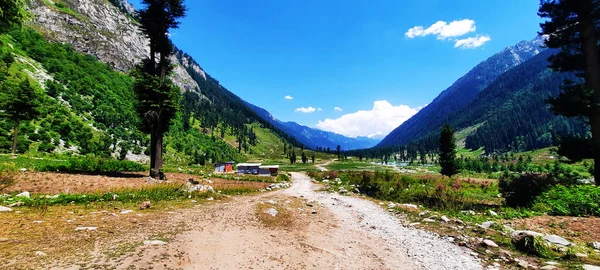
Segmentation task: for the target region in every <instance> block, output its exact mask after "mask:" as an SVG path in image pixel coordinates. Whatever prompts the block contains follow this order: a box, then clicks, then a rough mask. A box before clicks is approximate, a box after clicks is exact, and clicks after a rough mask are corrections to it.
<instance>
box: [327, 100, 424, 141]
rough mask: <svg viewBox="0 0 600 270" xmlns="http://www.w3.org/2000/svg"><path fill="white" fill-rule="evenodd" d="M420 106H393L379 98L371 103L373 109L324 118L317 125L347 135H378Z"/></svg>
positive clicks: (402, 120) (399, 122) (408, 116)
mask: <svg viewBox="0 0 600 270" xmlns="http://www.w3.org/2000/svg"><path fill="white" fill-rule="evenodd" d="M421 108H422V107H419V108H410V107H409V106H407V105H398V106H393V105H392V104H390V103H389V102H388V101H387V100H379V101H375V102H374V103H373V109H371V110H370V111H364V110H361V111H357V112H354V113H348V114H345V115H342V116H341V117H339V118H337V119H325V120H323V121H319V123H317V127H318V128H320V129H322V130H326V131H331V132H335V133H339V134H342V135H345V136H348V137H357V136H368V137H380V136H382V135H387V134H389V133H390V132H391V131H392V130H393V129H395V128H396V127H398V126H399V125H400V124H402V123H404V121H406V120H408V119H409V118H410V117H412V116H413V115H414V114H415V113H417V112H418V111H419V110H420V109H421Z"/></svg>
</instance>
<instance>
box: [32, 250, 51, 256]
mask: <svg viewBox="0 0 600 270" xmlns="http://www.w3.org/2000/svg"><path fill="white" fill-rule="evenodd" d="M34 254H35V256H38V257H46V256H48V255H47V254H46V253H44V252H42V251H39V250H38V251H36V252H35V253H34Z"/></svg>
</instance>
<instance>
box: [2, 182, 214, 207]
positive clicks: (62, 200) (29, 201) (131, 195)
mask: <svg viewBox="0 0 600 270" xmlns="http://www.w3.org/2000/svg"><path fill="white" fill-rule="evenodd" d="M213 195H214V194H212V193H208V192H204V193H200V192H188V191H186V190H185V188H184V186H183V185H179V184H160V185H154V186H149V187H142V188H139V189H132V188H127V189H119V190H115V191H112V192H101V193H100V192H99V193H87V194H59V195H58V197H56V198H52V197H48V196H46V195H33V196H31V198H26V197H0V204H1V205H9V204H12V203H15V202H22V203H23V204H24V205H25V206H31V207H37V206H51V205H67V204H88V203H92V202H110V201H118V202H122V203H130V202H142V201H154V202H156V201H165V200H176V199H185V198H208V197H211V196H213Z"/></svg>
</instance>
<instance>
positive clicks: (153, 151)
mask: <svg viewBox="0 0 600 270" xmlns="http://www.w3.org/2000/svg"><path fill="white" fill-rule="evenodd" d="M142 3H143V4H144V5H145V8H144V9H142V10H140V12H139V18H140V26H141V29H142V32H143V33H144V34H145V35H146V36H147V37H148V38H149V40H150V58H149V59H145V60H144V61H142V63H141V64H140V65H138V67H137V68H136V70H135V71H134V77H135V78H136V81H135V85H134V91H135V93H136V95H137V100H138V103H137V104H136V111H137V112H138V114H139V115H140V117H141V118H142V119H143V126H142V130H143V131H145V132H148V133H150V176H151V177H159V176H161V175H162V173H161V169H162V166H163V159H162V151H163V138H164V134H165V132H167V131H168V129H169V125H170V122H171V120H172V119H173V118H174V117H175V114H176V112H177V110H178V109H179V101H180V99H181V93H180V90H179V88H178V87H177V86H175V84H174V83H173V82H172V81H171V79H170V78H169V75H170V73H171V72H172V70H173V66H172V64H171V61H170V60H169V56H170V55H171V53H172V52H173V44H172V43H171V40H169V35H168V34H169V29H174V28H177V27H178V26H179V22H178V21H177V20H178V19H180V18H181V17H184V16H185V7H184V5H183V0H143V1H142ZM157 57H158V61H157V59H156V58H157Z"/></svg>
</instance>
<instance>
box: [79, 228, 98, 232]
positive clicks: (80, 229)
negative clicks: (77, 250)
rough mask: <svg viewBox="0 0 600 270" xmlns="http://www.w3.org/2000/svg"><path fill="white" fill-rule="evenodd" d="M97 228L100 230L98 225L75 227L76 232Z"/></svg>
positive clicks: (95, 229)
mask: <svg viewBox="0 0 600 270" xmlns="http://www.w3.org/2000/svg"><path fill="white" fill-rule="evenodd" d="M97 230H98V227H77V228H75V231H76V232H79V231H97Z"/></svg>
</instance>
